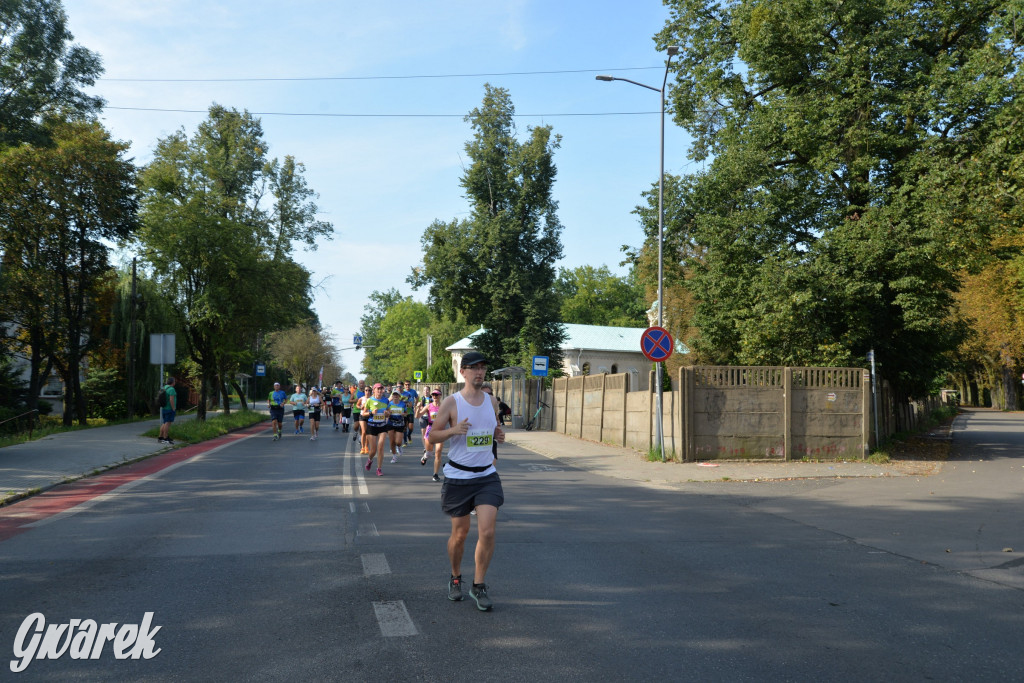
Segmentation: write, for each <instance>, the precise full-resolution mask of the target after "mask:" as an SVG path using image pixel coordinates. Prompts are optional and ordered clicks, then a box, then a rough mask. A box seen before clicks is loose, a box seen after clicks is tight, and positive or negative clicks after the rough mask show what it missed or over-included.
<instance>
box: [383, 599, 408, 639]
mask: <svg viewBox="0 0 1024 683" xmlns="http://www.w3.org/2000/svg"><path fill="white" fill-rule="evenodd" d="M373 611H374V612H375V613H376V614H377V623H378V624H380V632H381V633H382V634H383V635H384V637H385V638H395V637H402V636H415V635H418V633H419V632H418V631H417V630H416V626H415V624H413V623H412V618H411V617H409V611H408V610H407V609H405V603H404V602H402V601H401V600H398V601H397V602H375V603H373Z"/></svg>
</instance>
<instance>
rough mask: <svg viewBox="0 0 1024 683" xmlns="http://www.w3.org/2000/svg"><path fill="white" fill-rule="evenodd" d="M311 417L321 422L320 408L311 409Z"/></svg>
mask: <svg viewBox="0 0 1024 683" xmlns="http://www.w3.org/2000/svg"><path fill="white" fill-rule="evenodd" d="M309 419H310V420H316V421H317V422H319V421H320V411H319V410H311V411H309Z"/></svg>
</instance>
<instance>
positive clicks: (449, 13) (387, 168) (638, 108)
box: [64, 0, 696, 374]
mask: <svg viewBox="0 0 1024 683" xmlns="http://www.w3.org/2000/svg"><path fill="white" fill-rule="evenodd" d="M64 7H65V10H66V12H67V14H68V17H69V28H70V30H71V32H72V33H73V34H74V36H75V42H77V43H80V44H82V45H84V46H85V47H87V48H89V49H91V50H93V51H95V52H97V53H99V54H100V56H101V57H102V60H103V66H104V68H105V73H104V77H103V79H102V80H100V81H99V82H98V83H97V85H96V87H95V88H94V89H93V91H94V92H95V93H96V94H99V95H101V96H102V97H103V98H105V99H106V101H107V106H108V108H107V109H106V110H105V111H104V113H103V116H102V120H103V122H104V124H105V125H106V127H107V128H108V129H109V130H110V131H111V132H112V134H113V135H114V137H116V138H118V139H121V140H125V141H130V142H131V144H132V154H133V155H134V157H135V160H136V162H137V163H139V164H144V163H146V162H147V161H149V160H150V158H151V156H152V150H153V147H154V146H155V143H156V141H157V140H158V139H159V138H161V137H164V136H167V135H169V134H171V133H173V132H174V131H175V130H178V129H180V128H184V129H185V130H186V131H187V132H188V133H189V134H191V133H193V132H194V131H195V129H196V126H197V125H198V124H199V123H200V122H201V121H202V120H203V119H204V118H205V111H206V109H207V108H208V107H209V106H210V104H211V103H213V102H217V103H218V104H221V105H224V106H227V107H234V108H236V109H239V110H242V109H247V110H249V111H250V112H253V113H256V114H260V118H261V120H262V123H263V129H264V137H265V139H266V141H267V143H268V144H269V146H270V149H269V156H270V157H271V158H273V157H277V158H282V159H283V157H284V156H285V155H287V154H290V155H292V156H294V157H295V158H296V160H297V161H300V162H302V163H304V164H305V165H306V179H307V181H308V183H309V185H310V187H311V188H312V189H314V190H315V191H316V192H318V193H319V195H320V197H319V199H318V200H317V203H318V205H319V207H320V209H321V218H322V219H324V220H329V221H331V222H332V223H333V224H334V226H335V230H336V236H335V239H334V240H333V241H331V242H322V243H321V244H320V245H319V249H318V250H317V251H316V252H299V253H297V254H296V257H297V259H298V260H299V261H300V262H301V263H303V264H304V265H305V266H306V267H308V268H309V269H310V270H311V271H312V272H313V273H314V281H316V282H323V288H322V289H321V290H320V291H318V292H316V293H315V295H314V301H313V306H314V308H315V310H316V311H317V313H318V315H319V316H320V319H321V321H322V322H323V324H324V325H325V326H326V327H327V328H328V329H329V330H330V331H331V332H332V334H333V335H334V338H335V339H336V341H337V347H338V348H339V349H340V348H343V347H347V346H351V341H352V334H353V333H354V332H356V331H358V327H359V318H360V316H361V315H362V314H363V312H364V311H363V307H364V305H365V303H366V301H367V297H368V295H369V294H370V292H372V291H374V290H379V291H383V290H386V289H389V288H391V287H395V288H397V289H398V290H399V291H401V292H402V293H403V294H411V295H412V296H413V297H414V298H416V299H417V300H424V298H425V292H423V291H420V292H414V291H412V289H411V288H410V287H409V285H407V284H406V283H405V278H406V276H407V275H408V273H409V271H410V269H411V268H412V267H413V266H415V265H418V264H419V263H420V262H421V260H422V256H421V243H420V238H421V236H422V234H423V230H424V229H425V228H426V227H427V226H428V225H429V224H430V223H431V222H432V221H433V220H435V219H440V220H446V221H447V220H451V219H453V218H459V217H463V216H466V215H467V211H468V206H467V203H466V200H465V198H464V197H463V194H462V190H461V188H460V187H459V177H460V175H461V173H462V168H463V165H464V164H466V163H468V159H467V158H466V155H465V151H464V144H465V142H466V141H467V140H468V139H469V137H470V130H469V126H468V124H466V123H465V122H464V121H463V120H462V116H463V115H465V114H466V113H467V112H469V111H470V110H471V109H473V108H474V107H476V106H478V105H479V104H480V101H481V99H482V97H483V86H484V83H487V82H489V83H491V84H493V85H497V86H501V87H504V88H506V89H508V90H509V92H510V94H511V96H512V101H513V102H514V104H515V107H516V112H517V114H519V115H520V116H519V118H517V122H516V123H517V127H518V129H519V131H520V136H521V137H525V135H526V133H527V128H528V127H529V126H535V125H547V124H550V125H552V126H553V128H554V132H555V133H557V134H560V135H561V136H562V146H561V149H559V150H558V151H557V152H556V154H555V163H556V165H557V167H558V176H557V182H556V186H555V199H556V200H557V201H558V202H559V218H560V220H561V222H562V224H563V226H564V231H563V234H562V244H563V249H564V254H565V256H564V258H563V260H562V261H561V262H560V263H559V264H558V265H559V266H561V267H566V268H574V267H577V266H580V265H587V264H589V265H595V266H600V265H607V266H609V267H610V268H611V269H612V270H613V272H616V273H620V274H624V273H625V269H623V268H621V267H619V265H618V264H619V262H620V261H621V260H622V251H621V249H620V247H621V246H622V245H624V244H628V245H631V246H636V245H638V244H640V242H641V241H642V232H641V230H640V227H639V224H638V223H637V220H636V217H635V216H633V215H632V214H631V211H632V210H633V208H634V207H635V206H636V205H637V204H638V203H639V201H640V193H641V192H642V191H643V190H644V189H645V188H647V187H650V186H651V184H652V183H654V182H656V181H657V174H658V163H659V161H658V134H659V133H658V128H659V121H658V115H657V114H656V113H646V114H636V115H627V114H619V115H604V116H565V114H595V113H610V112H657V111H658V108H659V103H658V94H657V93H655V92H652V91H649V90H646V89H643V88H639V87H636V86H634V85H630V84H628V83H603V82H599V81H596V80H595V79H594V76H595V75H596V73H598V72H607V73H612V74H613V75H617V76H622V77H626V78H631V79H633V80H636V81H640V82H643V83H647V84H649V85H653V86H655V87H660V85H661V78H662V76H663V73H664V56H663V55H662V54H659V53H658V52H657V51H656V49H655V45H654V41H653V36H654V34H655V33H656V32H657V31H659V30H660V29H661V27H662V26H663V25H664V23H665V21H666V20H667V18H668V16H669V13H668V9H667V8H665V7H664V6H663V5H662V4H661V2H660V1H659V0H630V1H629V2H621V1H620V2H615V1H612V0H596V1H591V2H583V1H579V0H565V1H563V0H544V1H541V0H507V1H504V2H490V1H487V0H485V1H481V0H474V1H462V0H454V1H450V2H434V1H430V0H426V1H423V0H421V1H411V0H379V1H377V2H359V3H353V2H344V1H342V2H319V1H313V0H309V1H302V0H297V1H294V2H289V3H281V2H267V1H262V0H257V1H253V0H246V1H245V2H242V1H241V0H239V1H230V2H210V1H208V0H204V1H202V2H199V1H192V0H187V1H179V2H167V1H162V2H153V1H151V0H106V1H103V0H65V2H64ZM644 67H647V68H646V69H645V68H644ZM625 69H630V70H625ZM613 70H614V71H613ZM525 71H532V72H536V71H579V72H577V73H557V74H533V75H489V76H476V75H471V76H460V77H444V78H409V77H410V76H449V75H455V74H508V73H509V72H525ZM332 77H333V78H335V79H339V78H344V79H346V80H281V81H272V80H269V81H268V80H249V81H214V82H196V81H181V80H179V81H178V82H168V81H159V80H157V79H274V78H279V79H303V78H332ZM368 77H389V78H368ZM117 79H141V80H117ZM669 83H670V86H671V79H670V81H669ZM120 108H125V109H120ZM128 108H138V109H164V110H171V109H179V110H182V109H183V110H196V111H198V112H200V113H185V112H172V111H136V110H131V109H128ZM272 112H277V113H290V114H310V116H284V115H278V114H272ZM328 114H332V115H338V114H360V115H366V114H378V115H381V114H388V115H392V116H326V115H328ZM439 114H440V115H453V116H425V115H439ZM312 115H316V116H312ZM394 115H402V116H394ZM409 115H419V116H409ZM540 115H543V116H540ZM688 141H689V139H688V137H687V136H686V134H685V133H684V132H683V131H682V130H681V129H679V128H677V127H675V126H674V125H673V124H672V123H671V121H669V122H668V123H667V126H666V142H665V146H666V152H665V154H666V156H665V168H666V172H669V173H684V172H690V171H693V170H696V167H695V166H694V165H693V164H692V162H690V161H689V160H688V159H687V157H686V152H687V149H688V144H689V142H688ZM250 286H256V287H258V286H259V284H258V283H250ZM424 343H425V342H424ZM341 357H342V360H343V362H344V364H345V365H346V368H347V369H348V370H349V371H350V372H353V373H354V374H359V367H360V363H361V359H362V353H361V352H356V351H343V352H342V353H341Z"/></svg>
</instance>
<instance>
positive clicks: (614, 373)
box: [612, 363, 619, 375]
mask: <svg viewBox="0 0 1024 683" xmlns="http://www.w3.org/2000/svg"><path fill="white" fill-rule="evenodd" d="M612 374H613V375H617V374H619V366H618V365H616V364H615V363H612Z"/></svg>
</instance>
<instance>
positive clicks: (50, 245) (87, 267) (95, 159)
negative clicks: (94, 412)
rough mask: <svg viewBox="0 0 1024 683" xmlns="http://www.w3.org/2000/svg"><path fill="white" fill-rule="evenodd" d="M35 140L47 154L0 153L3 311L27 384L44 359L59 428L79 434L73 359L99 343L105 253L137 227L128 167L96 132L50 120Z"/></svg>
mask: <svg viewBox="0 0 1024 683" xmlns="http://www.w3.org/2000/svg"><path fill="white" fill-rule="evenodd" d="M45 131H46V135H47V136H48V137H49V138H50V139H51V140H52V141H53V146H52V147H34V146H31V145H22V146H19V147H13V148H8V149H7V150H5V151H3V152H2V153H0V196H3V197H5V198H6V200H7V201H5V202H4V203H3V205H2V208H0V241H2V243H3V245H4V252H5V265H6V266H7V268H5V269H4V275H3V277H4V279H5V282H4V285H5V286H4V287H3V289H4V290H5V291H8V294H7V295H6V296H5V299H4V303H5V308H6V306H10V307H11V308H10V309H6V310H11V311H18V313H16V322H18V323H19V324H24V325H26V326H27V327H26V331H27V333H28V337H27V341H28V343H29V344H30V345H31V352H32V362H33V369H32V375H33V383H34V384H36V385H38V382H39V381H40V380H41V379H42V377H43V375H42V373H39V372H38V367H39V366H38V365H36V364H37V362H38V357H39V355H40V354H42V353H43V352H45V354H46V357H47V359H48V360H49V362H51V363H52V364H53V366H54V367H55V368H56V369H57V372H58V373H59V374H60V376H61V378H62V379H63V380H64V383H65V386H66V387H67V392H68V393H67V395H66V396H65V411H64V423H65V424H66V425H70V424H71V421H72V417H73V416H75V415H77V417H78V420H79V421H80V422H81V423H83V424H84V423H85V420H86V402H85V395H84V393H83V392H82V388H81V379H80V378H81V374H82V372H81V369H82V358H83V357H84V356H85V354H86V353H87V352H88V351H89V350H90V349H93V348H95V347H96V345H97V343H98V342H99V341H101V340H102V337H101V336H99V335H97V334H95V330H94V329H93V323H94V322H95V320H96V319H97V318H98V317H100V316H101V315H106V314H107V311H106V310H105V307H104V306H100V307H97V301H98V295H99V292H100V290H101V288H102V287H103V286H104V283H105V281H106V280H107V279H108V278H109V277H110V276H111V268H110V264H109V260H108V253H109V247H108V244H109V243H110V242H116V241H123V240H126V239H127V238H128V237H129V236H130V235H131V234H132V233H133V232H134V231H135V229H136V227H137V210H138V202H137V198H136V192H135V167H134V165H133V164H132V163H131V161H129V160H127V159H126V158H125V157H124V155H125V153H126V152H127V149H128V145H127V144H126V143H122V142H117V141H113V140H111V139H110V137H109V135H108V134H107V132H106V131H105V130H104V129H103V128H102V126H100V124H99V123H95V122H75V121H62V120H57V119H50V120H48V121H47V122H46V125H45ZM11 294H14V296H13V297H11V296H10V295H11ZM40 326H41V328H40ZM33 388H38V386H36V387H33ZM36 395H38V394H36Z"/></svg>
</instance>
